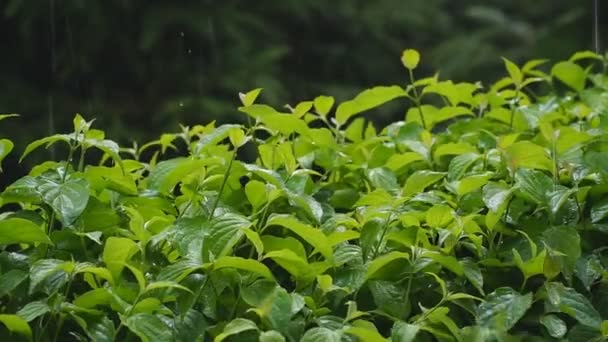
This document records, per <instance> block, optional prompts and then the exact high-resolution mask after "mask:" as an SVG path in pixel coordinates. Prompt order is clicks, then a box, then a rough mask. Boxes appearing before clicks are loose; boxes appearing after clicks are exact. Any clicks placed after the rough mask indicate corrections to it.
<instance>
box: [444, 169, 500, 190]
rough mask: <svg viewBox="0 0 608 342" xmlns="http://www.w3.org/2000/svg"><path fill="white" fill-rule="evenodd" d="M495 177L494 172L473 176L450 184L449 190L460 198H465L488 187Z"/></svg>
mask: <svg viewBox="0 0 608 342" xmlns="http://www.w3.org/2000/svg"><path fill="white" fill-rule="evenodd" d="M493 176H494V173H493V172H485V173H480V174H477V175H471V176H468V177H464V178H462V179H461V180H458V181H454V182H450V183H448V188H449V189H450V191H454V192H455V193H456V194H457V195H458V196H464V195H466V194H468V193H471V192H473V191H476V190H478V189H479V188H481V187H482V186H484V185H486V184H487V183H488V181H489V180H490V179H491V178H492V177H493Z"/></svg>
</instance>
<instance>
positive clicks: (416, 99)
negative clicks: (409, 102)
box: [407, 69, 426, 129]
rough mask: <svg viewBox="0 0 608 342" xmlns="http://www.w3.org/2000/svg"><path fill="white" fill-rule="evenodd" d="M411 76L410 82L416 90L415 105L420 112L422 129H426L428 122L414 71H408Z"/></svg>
mask: <svg viewBox="0 0 608 342" xmlns="http://www.w3.org/2000/svg"><path fill="white" fill-rule="evenodd" d="M407 70H408V72H409V75H410V82H411V83H412V89H413V90H414V103H415V104H416V107H417V108H418V110H419V111H420V122H421V123H422V128H424V129H426V121H425V120H424V113H423V112H422V107H421V105H420V95H419V94H418V89H416V86H415V85H414V81H415V80H414V72H412V69H407Z"/></svg>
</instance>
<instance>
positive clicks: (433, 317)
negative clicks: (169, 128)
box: [0, 50, 608, 342]
mask: <svg viewBox="0 0 608 342" xmlns="http://www.w3.org/2000/svg"><path fill="white" fill-rule="evenodd" d="M401 61H402V63H403V65H404V67H405V69H406V70H405V71H406V75H408V76H409V82H410V83H409V85H408V86H407V87H405V88H403V87H401V86H397V85H393V86H381V87H375V88H372V89H368V90H365V91H363V92H362V93H360V94H359V95H357V96H356V97H355V98H353V99H351V100H348V101H344V102H341V103H339V104H335V103H334V102H335V101H334V98H332V97H330V96H319V97H316V98H314V99H313V100H311V101H304V102H300V103H299V104H297V105H295V106H292V107H291V106H288V111H289V112H287V113H285V112H279V111H277V110H275V109H273V108H272V107H270V106H268V105H264V104H258V103H256V99H257V97H258V95H259V93H260V91H261V90H260V89H256V90H253V91H250V92H248V93H245V94H240V100H241V102H242V106H241V107H240V108H239V111H240V112H242V113H243V114H244V117H246V120H247V121H248V124H247V125H237V124H225V125H219V126H217V127H216V125H215V123H213V122H212V123H210V124H207V125H196V126H192V127H186V126H183V127H181V131H179V132H177V133H166V134H163V135H161V136H160V138H159V139H158V140H156V141H153V142H150V143H147V144H145V145H143V146H137V145H135V146H133V147H119V145H118V144H117V143H115V142H114V141H112V140H108V139H106V137H105V134H104V132H102V131H100V130H98V129H95V128H93V127H92V123H93V122H92V121H86V120H85V119H83V118H82V117H81V116H80V115H77V116H76V117H75V119H74V120H73V123H74V129H73V132H71V133H66V134H55V135H52V136H49V137H45V138H42V139H40V140H37V141H34V142H32V143H31V144H29V145H28V146H27V147H26V148H25V150H24V152H23V154H22V156H21V159H23V158H26V157H28V155H30V154H31V153H36V152H37V149H39V148H41V147H49V146H50V145H62V146H64V147H65V148H66V150H65V152H66V155H67V158H66V159H65V160H64V161H47V162H44V163H42V164H39V165H37V166H35V167H34V168H32V169H31V170H30V171H29V174H28V175H27V176H25V177H23V178H20V179H19V180H17V181H16V182H14V183H13V184H11V185H10V186H8V187H7V188H6V189H5V190H4V191H3V192H2V194H1V197H0V200H1V204H2V208H3V213H2V214H1V215H0V249H1V252H0V271H1V273H0V310H1V314H0V322H2V324H3V326H4V328H3V330H1V331H0V338H1V339H2V340H15V339H17V338H23V339H26V340H35V341H65V340H93V341H113V340H117V341H130V340H137V339H138V338H139V339H141V340H143V341H200V340H205V341H216V342H220V341H258V340H259V341H263V342H271V341H308V342H310V341H319V342H321V341H357V340H358V341H372V342H373V341H385V340H386V339H391V340H392V341H432V340H437V341H520V340H540V341H546V340H551V339H565V340H568V341H600V340H603V339H605V338H606V337H607V336H608V321H607V320H608V295H607V294H608V272H607V265H608V259H607V257H608V254H607V253H606V251H607V249H606V247H607V245H606V241H607V236H606V234H608V196H607V193H608V135H607V129H608V74H607V73H606V67H607V64H608V59H607V58H606V57H605V56H598V55H596V54H594V53H591V52H580V53H576V54H574V55H573V56H572V57H571V58H570V59H569V60H567V61H563V62H559V63H556V64H554V65H552V66H550V67H547V64H546V61H542V60H534V61H530V62H528V63H526V64H524V65H523V66H518V65H516V64H514V63H512V62H511V61H509V60H507V59H505V60H504V65H505V66H506V70H507V74H508V77H505V78H503V79H501V80H499V81H498V82H496V83H494V84H492V85H490V86H489V87H484V86H483V85H482V84H480V83H460V82H453V81H449V80H447V81H446V80H440V79H438V76H432V77H427V78H420V79H416V78H415V73H414V71H415V69H416V68H417V66H418V63H419V54H418V52H416V51H414V50H406V51H404V52H403V56H402V59H401ZM543 70H545V71H543ZM416 73H418V72H416ZM393 100H394V102H397V101H400V102H399V103H400V104H405V103H406V102H409V103H410V107H409V108H410V109H408V110H407V113H405V117H404V120H403V121H399V122H395V123H392V124H390V125H388V126H387V127H384V128H383V129H377V128H376V127H375V126H374V124H372V123H371V122H369V121H368V120H367V119H366V118H365V117H364V116H362V115H361V113H363V112H365V111H368V110H372V109H375V108H377V107H379V106H381V105H383V104H384V103H387V102H389V101H393ZM9 116H10V115H8V116H7V115H5V116H2V117H0V118H1V119H6V118H8V117H9ZM11 120H19V118H11ZM12 149H13V143H12V142H11V141H10V140H8V139H2V140H0V158H4V157H5V156H6V155H7V154H8V153H10V152H11V150H12ZM246 149H251V150H253V151H254V152H255V155H256V158H255V160H244V159H243V158H241V157H239V156H240V151H241V150H246ZM179 151H181V152H179ZM175 153H181V154H182V155H183V156H181V157H176V156H175ZM246 155H249V154H246ZM98 157H99V159H98V160H99V162H98V163H95V164H88V163H87V162H86V161H87V160H90V159H91V158H98ZM5 171H6V170H5ZM8 171H9V172H10V170H8Z"/></svg>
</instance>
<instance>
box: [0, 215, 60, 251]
mask: <svg viewBox="0 0 608 342" xmlns="http://www.w3.org/2000/svg"><path fill="white" fill-rule="evenodd" d="M14 243H26V244H34V243H46V244H50V245H52V244H53V243H52V242H51V240H50V239H49V237H48V236H47V235H46V233H45V231H44V229H43V228H42V227H40V226H39V225H37V224H35V223H34V222H32V221H30V220H25V219H22V218H17V217H13V218H8V219H5V220H2V221H0V244H6V245H9V244H14Z"/></svg>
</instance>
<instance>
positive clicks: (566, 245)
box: [541, 226, 581, 275]
mask: <svg viewBox="0 0 608 342" xmlns="http://www.w3.org/2000/svg"><path fill="white" fill-rule="evenodd" d="M541 239H542V242H544V244H545V246H547V247H549V248H550V249H551V250H553V251H557V252H560V253H563V255H560V256H558V257H557V258H559V259H561V260H563V264H564V267H563V268H564V269H565V271H566V272H565V273H566V275H570V274H572V272H573V271H574V266H575V264H576V262H577V261H578V260H579V259H580V257H581V238H580V236H579V234H578V232H577V230H576V228H575V227H570V226H557V227H550V228H548V229H546V230H545V231H543V233H542V237H541Z"/></svg>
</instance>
